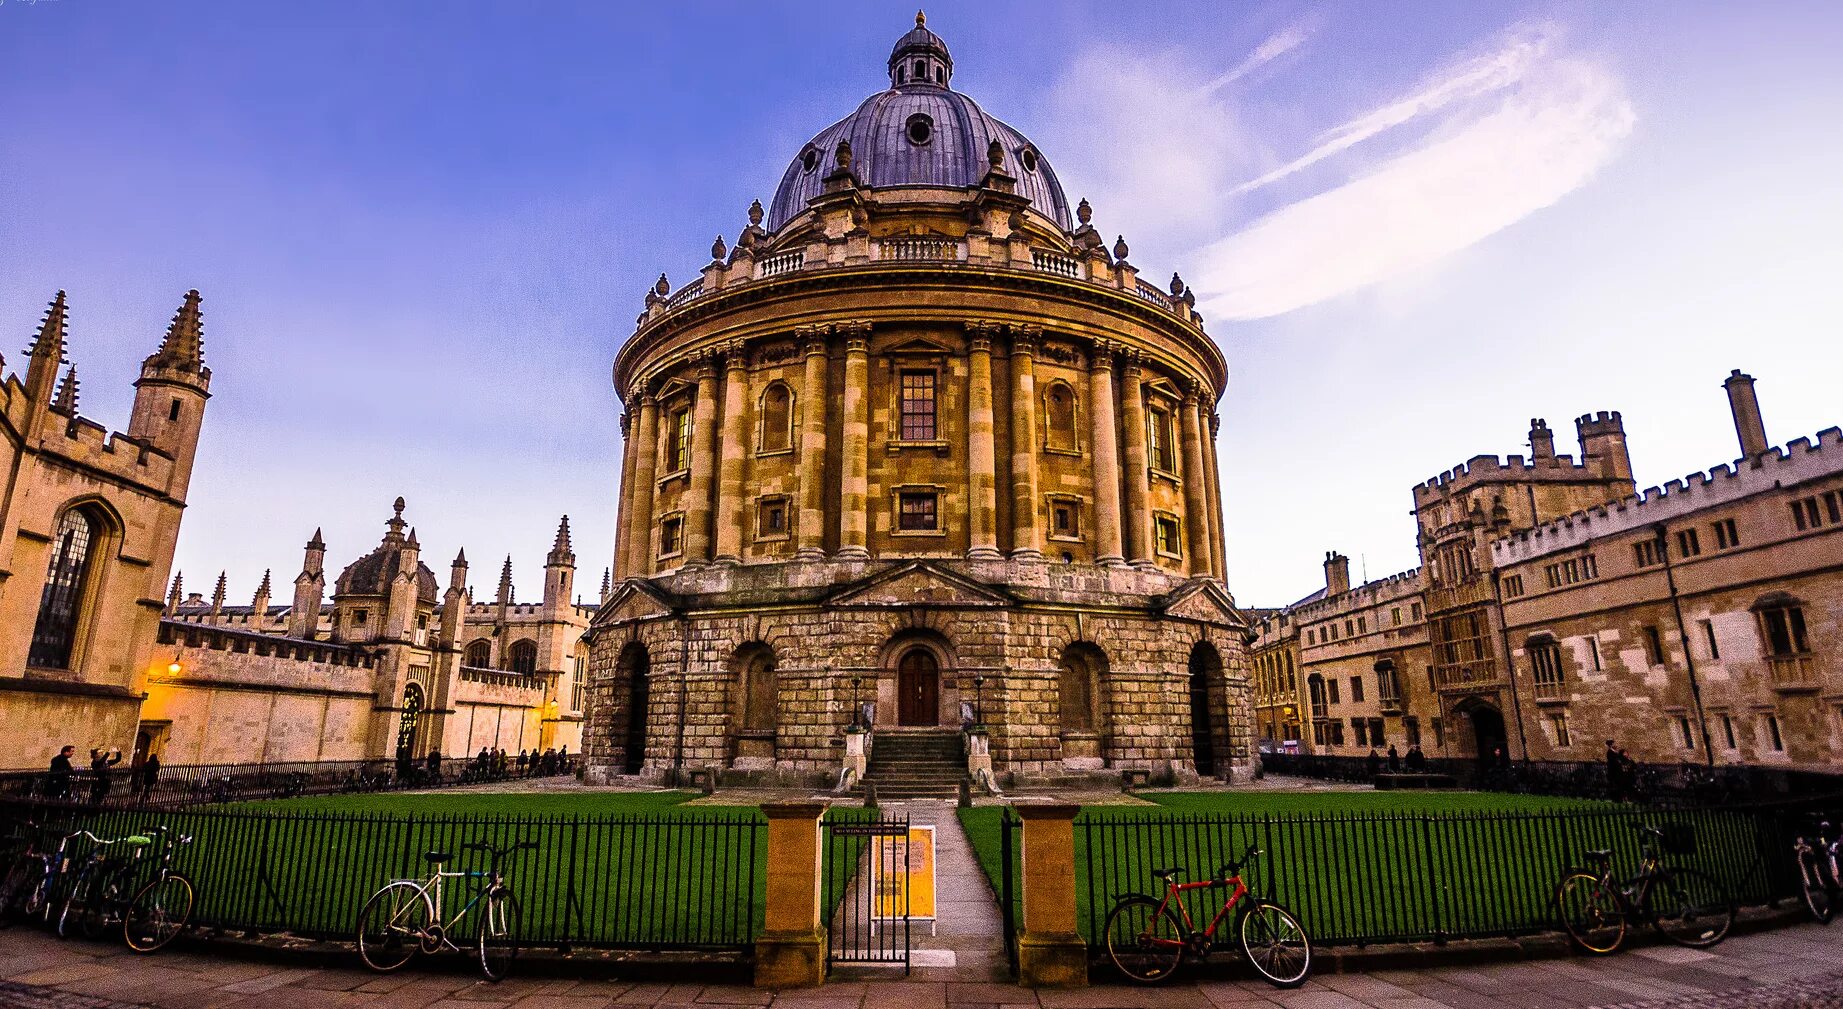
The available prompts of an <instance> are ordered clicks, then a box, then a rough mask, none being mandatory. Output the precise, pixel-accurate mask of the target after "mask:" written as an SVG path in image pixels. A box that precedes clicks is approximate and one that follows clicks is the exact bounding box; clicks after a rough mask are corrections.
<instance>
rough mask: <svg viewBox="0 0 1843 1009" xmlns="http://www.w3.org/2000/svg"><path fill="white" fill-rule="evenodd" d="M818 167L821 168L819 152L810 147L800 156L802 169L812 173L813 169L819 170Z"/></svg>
mask: <svg viewBox="0 0 1843 1009" xmlns="http://www.w3.org/2000/svg"><path fill="white" fill-rule="evenodd" d="M818 167H819V152H818V151H815V150H813V149H812V148H811V147H808V148H807V149H806V151H805V152H804V153H802V154H801V155H800V168H801V170H802V171H808V172H810V171H812V170H813V169H815V168H818Z"/></svg>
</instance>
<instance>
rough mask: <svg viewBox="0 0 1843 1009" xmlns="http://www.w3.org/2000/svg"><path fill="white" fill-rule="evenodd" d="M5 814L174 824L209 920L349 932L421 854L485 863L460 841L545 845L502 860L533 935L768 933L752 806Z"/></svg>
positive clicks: (544, 940) (452, 893)
mask: <svg viewBox="0 0 1843 1009" xmlns="http://www.w3.org/2000/svg"><path fill="white" fill-rule="evenodd" d="M0 816H3V817H5V818H6V819H7V820H9V821H11V822H16V823H17V822H25V823H30V824H36V825H37V827H36V831H37V833H38V834H40V835H41V836H40V838H39V839H40V840H41V841H44V842H49V843H52V844H55V843H56V841H57V839H58V838H59V837H62V836H64V835H67V834H69V833H71V832H73V831H76V830H89V831H91V832H93V833H95V834H98V835H100V836H103V837H121V836H125V835H128V834H133V833H141V832H145V831H147V830H148V829H149V828H151V827H154V826H165V827H168V828H170V829H171V830H173V831H176V832H179V833H183V834H189V835H192V837H193V838H194V841H193V843H192V844H189V845H186V846H184V847H182V848H180V849H179V850H178V853H177V856H176V857H177V862H176V867H177V868H178V869H179V871H181V872H183V873H185V874H186V875H188V876H189V877H190V878H191V879H192V880H193V882H194V884H195V885H196V889H197V893H198V898H197V899H198V903H197V906H196V908H195V910H194V911H193V915H192V924H193V925H194V926H196V927H199V928H203V929H208V930H223V931H235V932H246V933H279V932H287V933H290V934H293V935H298V936H303V937H307V938H312V939H330V940H347V939H350V937H351V936H352V934H353V927H354V922H355V920H356V918H357V915H358V911H359V908H360V907H361V906H363V904H364V902H365V900H366V899H367V898H368V897H369V896H370V895H371V894H372V893H373V892H375V891H376V890H377V889H378V887H380V886H382V885H384V884H385V883H387V882H389V881H390V880H392V879H403V878H410V877H422V876H426V875H427V873H428V872H429V869H430V867H429V865H428V863H427V862H426V861H425V859H424V857H423V856H424V853H425V852H428V851H445V852H448V853H449V854H451V855H452V856H453V861H451V862H450V863H448V865H446V866H445V868H448V869H483V868H485V866H484V865H483V864H480V861H481V856H480V855H478V854H477V853H475V852H470V851H465V850H463V849H462V847H461V846H462V845H464V844H466V843H468V842H473V841H480V842H485V843H488V844H491V845H494V846H495V847H498V846H504V845H507V844H510V843H512V842H516V841H534V842H536V843H537V845H538V847H537V849H536V850H534V851H527V852H521V853H518V854H516V855H514V856H513V857H512V858H511V859H510V860H509V861H508V862H507V863H506V865H505V872H506V879H507V882H508V885H510V886H511V887H512V889H513V892H514V893H515V894H516V895H517V897H518V900H519V904H520V909H521V918H522V922H521V927H520V930H521V932H522V933H523V937H524V942H525V944H526V945H528V946H532V947H546V946H549V947H556V948H559V949H567V948H570V947H575V946H583V947H595V948H604V949H633V950H713V951H730V952H742V951H746V950H748V949H750V948H752V945H753V943H754V940H755V936H756V935H757V933H758V932H759V931H760V928H761V922H760V911H761V907H762V898H761V894H760V892H759V891H760V888H761V885H762V883H763V882H764V881H765V880H766V874H765V873H766V870H765V865H764V863H765V860H766V857H767V845H766V841H765V836H766V821H765V820H763V819H762V818H761V815H760V814H759V812H757V811H756V810H754V809H749V808H743V807H738V808H736V809H733V810H726V809H720V808H712V809H708V810H699V811H698V812H696V813H683V814H680V813H671V814H658V815H645V816H494V815H479V814H469V815H464V816H416V815H411V816H393V815H364V814H350V813H342V814H326V813H294V812H277V811H274V810H263V811H260V812H257V811H240V810H203V809H183V810H174V809H165V810H161V809H150V808H114V809H112V808H103V809H92V808H87V807H82V806H72V805H68V804H45V803H18V802H6V803H3V804H0ZM7 854H8V856H9V861H10V856H11V854H12V853H11V852H8V853H7ZM77 854H79V855H81V854H82V853H81V852H78V853H77ZM461 882H462V881H458V880H456V881H450V885H449V887H448V888H447V889H448V892H447V893H446V894H445V895H444V896H445V898H446V899H447V900H449V901H450V902H451V903H452V906H451V907H448V908H446V909H445V916H451V915H453V914H455V913H456V912H457V911H459V909H460V907H461V906H462V904H463V903H464V902H465V901H466V900H467V899H468V897H469V896H470V895H469V894H468V893H467V891H466V887H465V886H462V885H456V884H457V883H461Z"/></svg>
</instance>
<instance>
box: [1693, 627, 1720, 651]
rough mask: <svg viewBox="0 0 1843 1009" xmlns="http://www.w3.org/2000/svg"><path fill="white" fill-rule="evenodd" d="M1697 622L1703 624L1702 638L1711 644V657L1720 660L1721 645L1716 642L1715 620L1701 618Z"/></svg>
mask: <svg viewBox="0 0 1843 1009" xmlns="http://www.w3.org/2000/svg"><path fill="white" fill-rule="evenodd" d="M1697 623H1699V624H1701V625H1702V640H1703V642H1704V643H1706V644H1707V645H1708V646H1709V658H1711V659H1715V660H1717V661H1720V659H1721V646H1720V645H1718V644H1716V642H1715V621H1713V620H1699V621H1697Z"/></svg>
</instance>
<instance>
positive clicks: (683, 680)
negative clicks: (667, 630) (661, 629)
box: [672, 613, 691, 788]
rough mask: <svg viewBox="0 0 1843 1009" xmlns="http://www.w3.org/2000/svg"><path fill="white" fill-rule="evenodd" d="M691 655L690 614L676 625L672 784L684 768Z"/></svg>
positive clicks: (679, 780)
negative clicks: (676, 696) (675, 715)
mask: <svg viewBox="0 0 1843 1009" xmlns="http://www.w3.org/2000/svg"><path fill="white" fill-rule="evenodd" d="M690 655H691V614H689V613H687V614H685V618H684V620H683V621H681V622H680V623H679V625H678V733H677V736H678V738H677V739H676V740H675V741H674V742H673V744H672V785H673V787H674V788H676V787H677V786H678V785H680V784H681V783H682V782H683V780H684V770H685V701H686V700H688V695H689V693H690V690H691V686H690V680H691V670H690V668H689V667H687V665H686V663H687V662H688V661H689V660H690Z"/></svg>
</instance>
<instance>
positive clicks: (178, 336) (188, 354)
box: [147, 290, 205, 367]
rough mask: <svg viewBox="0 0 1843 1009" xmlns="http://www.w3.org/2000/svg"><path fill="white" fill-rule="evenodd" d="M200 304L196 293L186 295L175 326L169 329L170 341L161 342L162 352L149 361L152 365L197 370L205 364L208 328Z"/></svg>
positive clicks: (190, 292) (167, 339) (176, 316)
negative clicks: (197, 367) (179, 366)
mask: <svg viewBox="0 0 1843 1009" xmlns="http://www.w3.org/2000/svg"><path fill="white" fill-rule="evenodd" d="M198 301H199V298H198V292H197V291H196V290H192V291H187V292H186V300H185V302H184V303H183V304H181V305H180V306H179V311H177V312H175V313H173V321H172V324H171V325H169V326H167V327H166V338H165V339H163V340H161V341H160V349H159V350H156V351H154V355H153V356H152V357H150V358H148V359H147V360H148V362H149V363H161V364H177V365H192V366H194V367H196V366H198V365H201V364H203V363H204V362H205V326H204V321H203V313H201V312H200V311H199V310H198Z"/></svg>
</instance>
